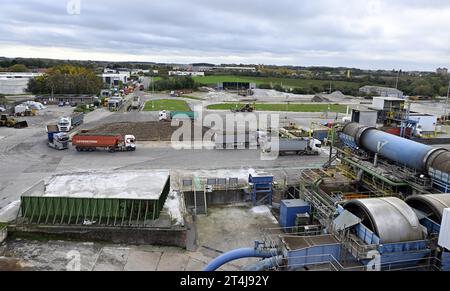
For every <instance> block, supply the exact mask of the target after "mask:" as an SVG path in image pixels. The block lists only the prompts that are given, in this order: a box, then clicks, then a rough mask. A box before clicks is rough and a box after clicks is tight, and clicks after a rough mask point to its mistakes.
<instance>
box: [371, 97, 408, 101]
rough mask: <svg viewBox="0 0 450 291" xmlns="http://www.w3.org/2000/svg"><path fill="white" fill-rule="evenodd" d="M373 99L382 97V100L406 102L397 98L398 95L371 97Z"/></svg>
mask: <svg viewBox="0 0 450 291" xmlns="http://www.w3.org/2000/svg"><path fill="white" fill-rule="evenodd" d="M373 99H383V100H387V101H404V102H406V100H405V99H403V98H398V97H373Z"/></svg>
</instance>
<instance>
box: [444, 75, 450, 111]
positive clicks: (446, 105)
mask: <svg viewBox="0 0 450 291" xmlns="http://www.w3.org/2000/svg"><path fill="white" fill-rule="evenodd" d="M449 95H450V81H448V89H447V98H446V101H445V120H448V116H447V110H448V98H449Z"/></svg>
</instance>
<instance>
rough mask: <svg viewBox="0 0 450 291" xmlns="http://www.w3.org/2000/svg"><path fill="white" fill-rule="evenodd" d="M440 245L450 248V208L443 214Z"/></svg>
mask: <svg viewBox="0 0 450 291" xmlns="http://www.w3.org/2000/svg"><path fill="white" fill-rule="evenodd" d="M439 245H440V246H441V247H443V248H446V249H447V250H450V208H447V209H445V210H444V214H443V216H442V224H441V232H440V234H439Z"/></svg>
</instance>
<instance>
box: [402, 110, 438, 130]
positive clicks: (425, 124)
mask: <svg viewBox="0 0 450 291" xmlns="http://www.w3.org/2000/svg"><path fill="white" fill-rule="evenodd" d="M409 119H410V120H413V121H417V128H419V129H421V131H422V132H425V133H432V132H435V131H436V126H437V116H435V115H429V114H422V113H415V112H414V113H411V114H410V116H409Z"/></svg>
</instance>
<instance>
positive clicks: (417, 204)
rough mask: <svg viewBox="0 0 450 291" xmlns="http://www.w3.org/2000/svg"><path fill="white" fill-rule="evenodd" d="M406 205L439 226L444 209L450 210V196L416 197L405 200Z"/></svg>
mask: <svg viewBox="0 0 450 291" xmlns="http://www.w3.org/2000/svg"><path fill="white" fill-rule="evenodd" d="M406 203H407V204H408V205H409V206H411V207H412V208H414V209H417V210H419V211H420V212H422V213H423V214H424V215H425V216H426V217H428V218H429V219H431V220H433V221H434V222H436V223H438V224H440V223H441V221H442V215H443V213H444V209H445V208H450V194H435V195H417V196H411V197H408V198H407V199H406Z"/></svg>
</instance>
